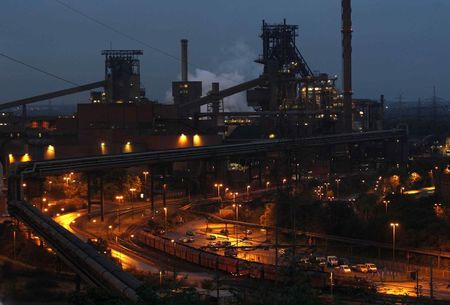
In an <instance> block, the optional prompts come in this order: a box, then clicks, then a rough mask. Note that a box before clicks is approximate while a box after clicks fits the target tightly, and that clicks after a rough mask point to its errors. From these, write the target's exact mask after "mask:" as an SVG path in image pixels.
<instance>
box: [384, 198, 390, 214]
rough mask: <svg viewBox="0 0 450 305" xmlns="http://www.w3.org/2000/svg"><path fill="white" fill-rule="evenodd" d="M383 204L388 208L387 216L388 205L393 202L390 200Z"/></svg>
mask: <svg viewBox="0 0 450 305" xmlns="http://www.w3.org/2000/svg"><path fill="white" fill-rule="evenodd" d="M383 203H384V205H385V206H386V214H387V212H388V205H389V203H391V201H390V200H383Z"/></svg>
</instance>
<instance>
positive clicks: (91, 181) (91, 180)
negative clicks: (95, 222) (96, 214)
mask: <svg viewBox="0 0 450 305" xmlns="http://www.w3.org/2000/svg"><path fill="white" fill-rule="evenodd" d="M96 179H98V182H99V183H98V189H97V190H96V189H95V181H96ZM96 192H99V199H97V200H94V197H95V194H96ZM87 202H88V215H91V213H92V205H94V204H99V205H100V218H101V221H104V220H105V209H104V207H105V195H104V186H103V175H101V174H99V175H97V176H95V175H94V174H93V173H88V175H87Z"/></svg>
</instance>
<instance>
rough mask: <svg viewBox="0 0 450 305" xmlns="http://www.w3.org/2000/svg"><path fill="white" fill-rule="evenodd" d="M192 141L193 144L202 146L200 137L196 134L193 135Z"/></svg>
mask: <svg viewBox="0 0 450 305" xmlns="http://www.w3.org/2000/svg"><path fill="white" fill-rule="evenodd" d="M193 141H194V146H202V138H201V137H200V136H199V135H198V134H195V135H194V137H193Z"/></svg>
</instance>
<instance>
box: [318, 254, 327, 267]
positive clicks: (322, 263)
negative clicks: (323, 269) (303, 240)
mask: <svg viewBox="0 0 450 305" xmlns="http://www.w3.org/2000/svg"><path fill="white" fill-rule="evenodd" d="M316 263H317V264H318V265H319V266H325V265H326V264H327V259H326V257H325V256H317V257H316Z"/></svg>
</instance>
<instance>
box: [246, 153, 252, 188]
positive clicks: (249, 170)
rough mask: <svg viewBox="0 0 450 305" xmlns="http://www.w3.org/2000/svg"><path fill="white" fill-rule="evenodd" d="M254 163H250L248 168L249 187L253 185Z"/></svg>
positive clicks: (250, 161)
mask: <svg viewBox="0 0 450 305" xmlns="http://www.w3.org/2000/svg"><path fill="white" fill-rule="evenodd" d="M252 162H253V160H251V159H250V160H249V161H248V168H247V174H248V182H247V183H248V185H252V180H253V175H252V165H253V164H252Z"/></svg>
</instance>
